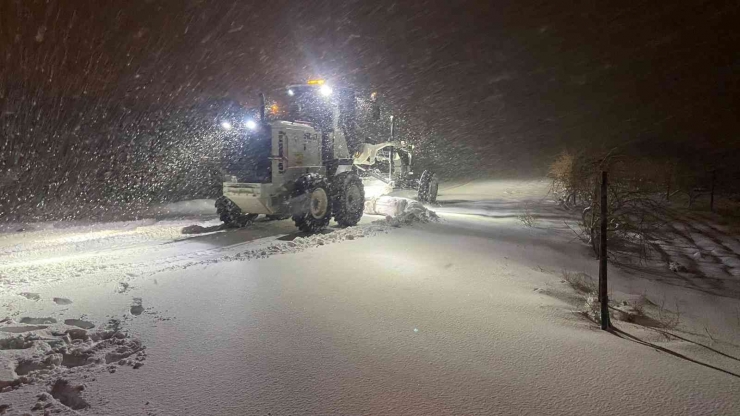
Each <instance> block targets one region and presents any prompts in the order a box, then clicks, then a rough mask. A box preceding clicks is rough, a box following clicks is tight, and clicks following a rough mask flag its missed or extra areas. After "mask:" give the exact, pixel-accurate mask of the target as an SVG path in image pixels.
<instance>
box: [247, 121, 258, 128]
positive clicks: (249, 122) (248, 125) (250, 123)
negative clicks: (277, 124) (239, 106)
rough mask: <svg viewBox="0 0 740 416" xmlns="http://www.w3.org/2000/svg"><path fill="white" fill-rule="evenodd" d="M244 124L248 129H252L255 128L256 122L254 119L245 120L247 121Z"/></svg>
mask: <svg viewBox="0 0 740 416" xmlns="http://www.w3.org/2000/svg"><path fill="white" fill-rule="evenodd" d="M244 125H245V126H247V128H248V129H249V130H254V129H256V128H257V123H256V122H255V121H254V120H247V122H246V123H244Z"/></svg>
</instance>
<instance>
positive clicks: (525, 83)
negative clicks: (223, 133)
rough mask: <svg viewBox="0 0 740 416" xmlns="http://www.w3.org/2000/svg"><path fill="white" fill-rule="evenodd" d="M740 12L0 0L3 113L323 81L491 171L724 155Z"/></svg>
mask: <svg viewBox="0 0 740 416" xmlns="http://www.w3.org/2000/svg"><path fill="white" fill-rule="evenodd" d="M739 9H740V3H738V2H737V1H726V2H721V1H698V0H692V1H683V2H660V1H654V0H653V1H619V2H616V1H615V2H609V1H597V2H593V1H583V2H581V1H568V2H565V1H562V2H558V1H535V0H517V1H513V0H510V1H448V0H445V1H411V0H406V1H384V0H378V1H340V0H333V1H331V0H325V1H259V2H251V1H226V0H221V1H205V0H203V1H199V0H163V1H157V0H149V1H133V0H132V1H125V2H122V1H100V0H94V1H87V0H57V1H54V0H50V1H31V0H16V1H14V0H0V51H1V52H2V55H0V91H5V92H3V93H2V94H3V95H2V100H3V101H5V102H4V103H3V104H2V105H3V106H4V108H5V111H7V109H8V108H10V107H11V106H12V103H11V101H16V102H17V101H22V100H27V99H31V98H29V97H35V96H38V95H53V96H64V97H75V96H86V97H90V98H91V99H92V100H94V101H96V102H98V103H100V105H101V106H116V105H126V106H133V107H137V106H138V107H148V108H152V107H158V108H175V107H178V106H186V105H189V104H190V103H193V102H195V101H197V100H205V99H209V98H212V97H224V96H226V97H234V98H236V99H239V100H240V101H243V102H248V101H250V100H252V99H253V97H255V95H256V93H257V92H258V91H260V90H263V89H266V90H267V89H271V88H276V87H278V86H280V85H284V84H287V83H290V82H294V81H302V80H305V79H307V78H309V77H314V76H322V77H325V78H327V79H330V80H332V82H334V83H337V84H349V85H354V86H357V87H360V88H366V89H375V90H378V91H380V92H382V93H383V94H384V95H385V97H386V99H387V100H388V101H389V102H391V103H393V105H395V106H396V108H397V109H398V110H397V111H399V112H402V113H403V114H404V115H406V117H407V118H406V119H407V120H413V122H414V123H416V125H419V126H424V133H423V134H427V135H436V136H437V137H443V138H444V139H445V140H448V141H449V142H454V143H456V144H457V145H458V146H461V147H463V148H465V149H468V150H471V151H476V152H478V153H479V154H482V155H485V158H478V159H476V161H475V162H474V163H485V164H486V166H484V168H485V169H494V170H501V171H512V170H516V171H526V170H528V169H531V168H535V169H536V168H541V167H542V165H543V164H544V163H545V162H546V161H548V160H549V158H551V157H552V156H553V155H554V154H555V153H557V152H559V151H560V150H562V149H564V148H566V147H568V148H571V149H573V148H581V147H583V146H597V147H600V146H603V147H610V146H613V145H615V144H627V143H634V144H635V145H636V146H637V145H639V146H640V148H641V149H644V151H648V152H649V151H655V152H662V151H665V150H675V149H677V148H680V147H681V146H690V147H691V146H696V147H699V148H702V149H719V148H722V149H725V148H728V147H730V148H734V147H735V146H736V142H737V141H738V140H737V139H738V133H739V132H740V122H739V121H738V114H740V104H738V98H737V97H738V96H740V85H739V84H738V78H739V77H740V75H738V74H740V58H739V56H740V54H738V45H740V30H738V29H737V28H736V27H737V22H740V13H739ZM11 86H12V87H13V90H12V91H15V92H13V93H9V92H8V91H10V87H11ZM3 88H4V90H3ZM18 91H20V92H18ZM60 114H63V113H60ZM60 116H61V115H60ZM725 153H726V152H725Z"/></svg>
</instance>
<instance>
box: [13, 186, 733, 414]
mask: <svg viewBox="0 0 740 416" xmlns="http://www.w3.org/2000/svg"><path fill="white" fill-rule="evenodd" d="M546 185H547V184H546V183H545V182H542V181H477V182H472V183H467V184H458V185H455V186H453V185H448V186H443V187H442V188H441V195H440V198H439V204H438V205H437V206H434V207H431V208H432V210H433V211H435V212H436V213H437V215H438V216H439V217H440V218H439V220H434V219H433V218H434V215H433V214H431V213H429V212H428V211H418V212H416V214H414V215H413V216H411V217H410V218H411V219H413V220H414V221H411V223H410V224H407V223H406V222H405V221H399V220H398V217H396V218H395V219H391V220H388V219H386V218H384V217H383V216H373V215H366V216H365V217H364V218H363V220H362V222H361V224H360V225H358V226H357V227H348V228H344V229H341V228H331V229H329V230H328V231H327V232H326V233H322V234H316V235H310V236H308V235H304V234H301V233H297V232H296V231H295V229H294V228H293V226H292V223H291V222H290V221H271V222H268V221H257V222H256V223H255V224H254V225H253V227H252V228H249V229H241V230H228V231H226V230H217V231H208V230H212V228H211V227H215V226H216V224H217V222H216V221H215V219H212V218H210V219H209V218H208V217H203V216H201V215H200V214H198V215H199V216H197V217H194V218H182V219H168V220H142V222H134V223H113V224H97V225H94V226H90V227H88V226H84V227H81V228H79V227H77V228H76V227H69V228H65V229H63V230H56V229H55V230H40V231H31V232H24V233H13V234H8V235H3V236H1V237H0V243H1V244H0V250H3V251H2V253H3V254H2V257H0V267H1V268H0V273H3V275H4V276H5V279H3V282H4V283H3V286H0V287H1V288H2V289H1V290H2V292H0V305H1V306H0V318H2V317H4V316H8V317H9V318H10V319H12V320H13V322H10V321H6V322H3V323H0V326H3V327H5V328H17V327H30V326H46V327H47V328H37V329H35V330H33V331H27V332H22V333H7V334H5V333H2V337H3V339H10V338H11V337H18V336H19V335H21V336H25V334H40V335H39V336H41V335H43V336H44V337H49V338H52V337H56V336H55V335H53V334H51V333H48V331H49V330H51V329H53V330H54V331H55V333H58V334H59V333H64V331H67V330H69V329H73V328H76V329H79V330H82V328H79V327H77V326H69V325H67V324H62V323H61V322H70V323H75V324H77V325H82V324H83V323H82V322H81V321H85V322H90V323H92V324H94V325H96V326H95V328H93V329H88V330H87V331H88V333H94V332H95V331H98V330H101V329H103V328H105V326H106V325H107V324H108V322H110V320H111V319H114V320H117V321H114V322H118V323H119V325H120V328H119V329H118V330H119V331H120V333H121V334H123V336H125V338H124V340H125V342H128V343H133V344H130V345H134V347H130V346H129V347H127V349H126V348H124V349H126V350H127V351H131V350H136V349H137V347H135V345H140V347H146V349H145V352H146V355H145V356H144V355H142V356H144V357H145V358H146V359H145V361H142V362H144V363H145V365H143V366H139V367H138V368H136V369H134V365H135V363H136V362H137V361H136V357H137V355H136V354H138V352H137V353H136V354H134V355H133V357H134V358H130V357H129V358H125V359H123V360H124V364H123V365H118V364H117V363H116V364H115V365H113V366H111V365H110V364H94V363H93V364H91V365H86V366H79V367H74V368H60V367H59V366H57V367H55V368H53V369H52V368H48V369H47V370H53V371H50V374H48V375H46V374H45V375H42V377H41V380H40V381H39V383H37V384H34V385H23V386H22V387H20V388H17V389H14V390H12V391H10V392H6V393H0V404H4V403H8V404H11V405H12V407H11V409H10V410H11V414H21V413H23V412H27V411H30V409H31V408H32V407H33V406H35V404H36V403H37V402H38V401H40V400H41V399H40V398H38V395H39V394H41V393H43V392H51V391H52V390H53V385H54V384H53V383H55V382H56V380H57V379H58V378H61V377H63V378H64V379H65V380H67V381H68V383H69V384H68V385H67V387H66V388H64V389H63V388H62V387H64V386H61V387H58V388H57V390H58V391H61V390H63V391H65V392H67V393H69V395H71V396H75V395H76V396H80V397H81V399H83V400H84V401H85V402H86V403H87V404H88V405H89V406H90V407H89V409H88V410H85V411H84V412H85V413H90V414H111V415H132V414H160V415H165V414H171V415H185V414H223V415H229V414H233V415H242V414H268V413H269V414H419V415H421V414H424V415H426V414H545V413H546V414H594V413H597V412H599V413H604V414H736V412H737V409H738V407H739V406H740V399H738V397H737V392H738V391H740V376H739V375H740V365H739V364H738V358H737V357H740V348H738V347H736V346H737V345H740V340H739V339H738V333H739V332H740V331H738V329H740V315H738V322H737V323H735V322H734V316H735V315H734V314H733V312H732V311H734V310H735V308H740V302H738V297H737V296H734V295H730V294H725V295H724V296H723V295H720V294H717V293H714V292H711V291H709V292H708V291H705V290H698V289H697V287H696V286H695V285H689V284H685V285H678V284H676V281H678V280H679V279H678V278H672V279H669V278H665V277H663V276H662V275H660V277H656V276H655V275H654V274H650V273H648V271H649V270H653V271H655V270H654V269H649V270H648V269H647V268H646V269H639V270H638V269H635V268H627V267H624V268H622V267H619V268H618V267H614V266H612V267H610V288H611V291H612V293H611V295H610V296H611V297H612V299H614V300H615V301H618V302H621V301H623V300H626V301H629V302H632V300H633V299H635V298H637V297H639V296H642V295H643V294H647V295H646V296H647V298H648V299H649V300H650V302H651V303H650V304H648V306H646V307H645V310H646V313H649V314H651V316H657V315H656V313H657V309H658V307H659V306H660V305H661V301H662V300H663V299H665V304H667V305H670V306H672V305H673V304H674V302H675V301H678V302H679V305H681V323H680V325H679V326H678V327H677V328H675V329H673V330H663V329H660V330H658V329H654V328H651V327H648V326H645V325H638V324H636V323H627V322H622V321H615V325H616V327H617V328H618V329H619V331H620V332H617V333H616V335H615V334H611V333H608V332H603V331H600V330H598V329H597V326H596V325H594V324H593V323H592V322H590V321H588V320H586V319H584V318H583V317H582V315H581V314H580V311H581V310H582V307H583V299H582V298H580V297H578V296H577V294H576V293H574V292H573V290H572V289H571V288H570V287H569V286H568V285H567V284H566V283H564V282H563V277H562V276H563V275H562V272H563V271H573V272H583V273H586V274H588V275H590V276H596V275H597V274H596V270H597V262H596V261H595V259H594V258H593V257H592V256H591V254H590V252H589V248H588V247H586V246H584V245H582V244H580V243H579V242H578V241H577V240H575V239H574V236H573V233H572V231H571V230H570V229H569V228H568V227H567V226H566V225H565V224H564V221H571V220H572V216H571V215H570V214H569V213H567V212H564V211H562V210H560V208H558V207H557V205H556V204H554V203H552V202H549V201H548V200H547V198H546V189H547V186H546ZM386 202H389V204H390V205H394V206H398V205H403V202H400V201H399V200H386ZM405 204H406V205H407V206H408V205H409V203H408V202H405ZM410 205H412V206H415V207H418V205H416V203H414V204H410ZM404 212H407V211H406V210H405V211H404ZM524 212H528V213H530V214H531V215H532V216H533V218H534V219H535V221H534V226H532V227H528V226H525V225H524V224H523V223H522V222H521V221H520V220H519V219H518V218H517V216H519V215H521V214H522V213H524ZM182 215H187V214H182ZM190 225H200V226H202V227H203V229H204V230H205V232H204V233H202V234H188V235H183V234H177V232H176V231H177V229H178V227H179V229H180V230H182V228H185V227H187V226H190ZM139 228H142V230H140V231H137V230H138V229H139ZM216 228H217V227H216ZM87 232H92V233H93V237H91V238H83V237H82V236H84V235H85V234H86V233H87ZM106 232H107V233H106ZM710 241H711V240H710ZM697 245H699V246H700V248H696V247H694V248H693V252H692V254H693V253H695V252H697V251H700V252H701V255H702V256H703V257H702V258H706V256H708V254H707V250H708V249H712V250H714V249H717V247H715V246H710V245H709V242H708V241H703V240H702V241H700V242H698V244H697ZM725 245H726V246H727V247H730V248H732V246H731V245H729V244H725ZM720 248H721V247H720ZM710 252H711V250H710ZM655 267H662V269H660V270H662V272H664V273H666V274H667V275H668V276H673V275H675V273H673V272H671V271H670V270H668V269H667V266H666V264H665V263H661V264H657V265H655ZM81 269H82V270H81ZM655 273H657V272H655ZM691 279H693V280H698V279H701V278H700V277H696V276H694V275H690V274H686V275H685V276H684V275H681V279H680V280H691ZM727 279H730V278H729V277H727ZM22 292H23V293H25V294H26V295H27V296H21V295H20V293H22ZM29 294H35V295H37V296H28V295H29ZM664 297H665V298H664ZM54 298H65V299H67V300H69V301H71V303H64V304H59V303H57V302H55V301H54ZM652 305H655V306H652ZM620 309H623V310H624V311H627V312H630V313H634V312H635V311H634V308H632V307H630V306H628V305H623V307H621V306H620ZM738 311H740V309H738ZM23 317H27V318H33V319H42V318H53V319H54V320H56V321H57V323H52V324H35V323H28V324H21V323H20V321H21V318H23ZM69 319H75V320H76V321H67V320H69ZM28 322H42V321H28ZM708 322H710V323H711V324H710V325H707V323H708ZM705 328H706V329H707V330H708V332H707V333H708V334H710V335H711V337H710V336H708V335H705V332H704V329H705ZM44 331H47V333H44ZM662 332H669V333H672V334H674V335H675V336H671V335H663V333H662ZM678 336H680V337H681V338H677V337H678ZM134 340H136V342H135V343H134ZM6 342H8V343H10V341H6ZM13 342H14V343H16V344H14V345H21V346H23V345H25V344H23V342H22V341H13ZM19 342H20V344H17V343H19ZM138 343H140V344H138ZM43 344H44V343H43V342H36V343H34V345H39V347H38V348H46V347H43ZM3 345H4V344H3ZM34 348H36V347H34ZM80 348H83V349H85V348H86V349H88V350H89V349H90V348H94V345H91V344H86V345H85V346H80ZM106 348H107V347H106ZM9 351H10V352H9ZM23 351H25V349H20V350H18V349H13V350H11V349H5V347H3V349H2V350H0V355H1V356H3V357H6V358H7V357H8V356H9V355H10V354H30V353H31V351H28V352H23ZM137 351H139V352H141V350H137ZM107 353H108V352H106V353H105V354H107ZM39 354H41V353H39ZM54 354H55V353H52V354H46V355H45V356H52V355H54ZM96 354H97V355H95V357H100V356H101V354H102V355H103V356H105V354H103V353H102V352H101V353H96ZM39 356H40V355H39ZM52 359H53V358H52ZM52 359H50V360H52ZM125 360H132V363H127V362H126V361H125ZM17 361H18V360H17V359H16V360H15V362H17ZM5 362H8V361H5ZM33 362H42V363H43V362H44V361H43V360H38V359H37V360H36V361H33ZM45 365H49V364H45ZM49 366H50V365H49ZM62 367H63V366H62ZM109 368H115V369H117V371H115V372H113V373H111V372H110V370H109ZM47 383H48V384H47ZM70 386H71V387H70ZM74 386H84V390H81V391H80V390H75V388H74ZM58 396H59V397H62V396H61V395H59V394H58ZM43 397H44V400H45V401H49V400H50V399H49V398H47V397H46V396H43ZM54 400H56V402H54V406H55V408H58V409H60V410H62V411H64V412H68V413H69V414H73V413H72V412H74V410H72V409H71V408H69V407H68V406H66V405H64V404H63V403H62V402H61V400H58V399H55V398H54ZM65 400H66V399H65ZM12 412H15V413H12Z"/></svg>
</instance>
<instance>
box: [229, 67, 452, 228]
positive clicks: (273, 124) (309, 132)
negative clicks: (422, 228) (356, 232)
mask: <svg viewBox="0 0 740 416" xmlns="http://www.w3.org/2000/svg"><path fill="white" fill-rule="evenodd" d="M375 98H376V97H375V96H374V95H373V97H372V98H371V99H370V100H369V101H368V100H361V99H358V97H356V94H355V92H354V91H353V90H351V89H347V88H332V87H331V86H329V85H328V84H327V83H326V82H324V81H322V80H312V81H309V82H308V83H306V84H294V85H288V86H286V87H285V88H284V89H281V90H280V91H277V92H276V93H275V94H274V95H273V96H272V97H267V96H266V95H264V94H260V106H259V109H258V110H257V111H256V112H253V113H252V114H251V115H250V114H247V115H242V116H239V117H241V118H242V119H240V120H239V119H233V118H234V116H233V115H232V117H231V118H232V119H223V120H216V123H217V124H218V126H219V127H220V128H221V129H223V130H226V131H228V132H229V133H230V137H231V140H230V141H229V145H228V146H224V150H223V152H222V153H223V154H222V169H223V171H224V181H223V196H221V197H220V198H218V199H217V200H216V209H217V212H218V214H219V216H220V218H221V220H222V221H223V222H224V223H225V224H226V225H228V226H234V227H241V226H245V225H248V224H249V223H251V222H252V221H253V220H254V219H255V218H256V217H257V216H258V215H260V214H264V215H266V216H268V218H272V219H286V218H289V217H290V218H292V219H293V221H294V222H295V225H296V226H297V227H298V229H300V230H301V231H304V232H316V231H319V230H321V229H323V228H324V227H326V226H327V225H328V224H329V222H330V220H331V219H332V218H334V220H335V221H336V222H337V223H338V224H339V225H340V226H352V225H355V224H357V223H358V222H359V221H360V219H361V218H362V215H363V209H364V202H365V198H366V191H365V184H368V183H372V184H373V186H374V187H377V184H381V187H382V188H384V190H383V191H381V192H380V193H381V194H382V193H385V192H386V191H390V190H392V189H398V188H414V189H418V196H419V199H420V200H422V201H426V202H434V200H435V199H436V195H437V183H438V181H437V177H436V175H434V174H432V173H431V172H427V171H425V172H424V173H423V174H422V175H421V177H420V178H418V179H417V178H416V177H415V176H414V174H413V172H412V170H411V160H412V150H413V149H412V147H411V146H407V145H406V143H405V142H403V141H397V140H395V137H394V132H393V130H394V129H393V126H394V124H393V123H391V134H390V137H389V138H388V139H389V140H387V141H385V142H382V143H377V144H374V143H368V142H367V141H368V140H367V136H365V132H363V131H362V129H361V128H360V127H359V125H360V124H362V123H358V120H359V119H360V118H367V117H368V115H367V114H358V112H361V111H362V110H361V111H358V107H360V108H361V109H364V110H370V113H371V114H370V115H369V117H370V118H371V119H373V120H376V121H377V120H379V119H380V110H379V106H378V103H377V100H376V99H375ZM360 101H362V103H361V104H362V105H359V106H358V102H360ZM365 112H366V111H365ZM239 117H236V118H239ZM373 193H378V192H377V190H374V191H373Z"/></svg>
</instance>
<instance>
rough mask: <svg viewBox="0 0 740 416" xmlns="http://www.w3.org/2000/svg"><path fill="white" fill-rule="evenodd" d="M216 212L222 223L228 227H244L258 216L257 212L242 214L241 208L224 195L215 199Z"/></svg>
mask: <svg viewBox="0 0 740 416" xmlns="http://www.w3.org/2000/svg"><path fill="white" fill-rule="evenodd" d="M216 213H218V216H219V218H220V219H221V221H223V223H224V225H225V226H227V227H229V228H240V227H246V226H247V225H249V224H251V223H252V222H254V220H255V218H257V217H258V216H259V214H244V213H243V212H242V210H241V208H239V207H238V206H237V205H236V204H235V203H234V202H233V201H232V200H230V199H229V198H227V197H225V196H221V197H219V198H218V199H217V200H216Z"/></svg>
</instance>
